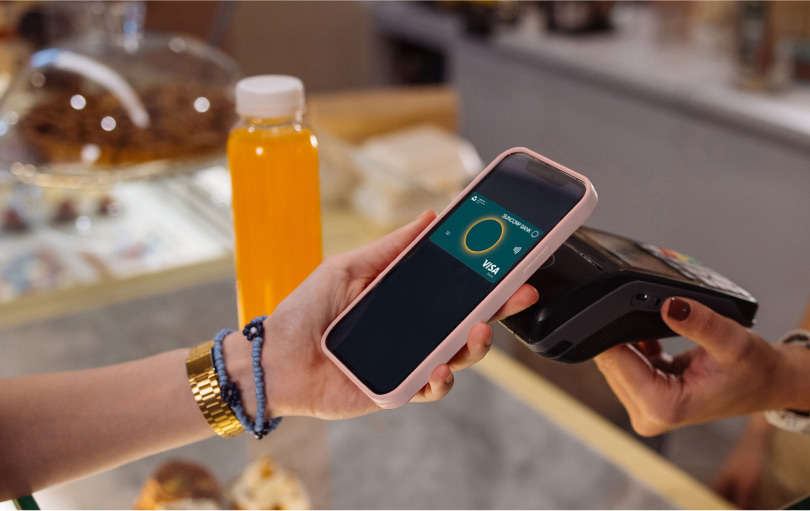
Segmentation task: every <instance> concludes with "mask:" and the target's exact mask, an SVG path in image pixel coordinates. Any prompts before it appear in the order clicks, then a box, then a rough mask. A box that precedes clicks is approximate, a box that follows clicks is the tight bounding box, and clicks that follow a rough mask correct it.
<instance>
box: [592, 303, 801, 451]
mask: <svg viewBox="0 0 810 511" xmlns="http://www.w3.org/2000/svg"><path fill="white" fill-rule="evenodd" d="M661 314H662V317H663V319H664V321H665V322H666V324H667V325H668V326H669V327H670V328H671V329H672V330H673V331H674V332H675V333H677V334H679V335H682V336H683V337H686V338H688V339H691V340H693V341H694V342H696V343H697V345H698V346H697V347H696V348H694V349H692V350H690V351H687V352H686V353H683V354H680V355H678V356H676V357H674V358H673V357H670V356H668V355H667V354H666V353H662V351H661V347H660V344H659V343H658V341H652V342H645V343H639V345H638V346H633V345H621V346H617V347H615V348H611V349H610V350H608V351H606V352H604V353H602V354H601V355H599V356H598V357H597V358H596V363H597V365H598V367H599V369H600V370H601V371H602V374H603V375H604V376H605V378H606V380H607V382H608V384H609V385H610V387H611V389H612V390H613V392H614V393H615V394H616V395H617V397H618V398H619V400H620V401H621V402H622V404H623V405H624V407H625V408H626V409H627V412H628V414H629V416H630V420H631V422H632V424H633V428H634V429H635V430H636V431H637V432H638V433H639V434H641V435H645V436H652V435H658V434H660V433H663V432H665V431H668V430H670V429H674V428H677V427H681V426H686V425H689V424H698V423H702V422H708V421H712V420H716V419H721V418H725V417H731V416H735V415H744V414H748V413H753V412H757V411H761V410H767V409H779V408H789V409H794V410H810V373H808V370H807V368H808V367H810V350H808V349H806V348H804V347H802V346H796V345H779V346H773V345H771V344H769V343H768V342H767V341H765V340H764V339H763V338H762V337H760V336H759V335H757V334H756V333H754V332H753V331H751V330H750V329H748V328H745V327H743V326H741V325H739V324H738V323H736V322H734V321H732V320H731V319H728V318H726V317H724V316H721V315H719V314H717V313H715V312H713V311H712V310H711V309H709V308H708V307H706V306H704V305H701V304H700V303H698V302H695V301H693V300H688V299H686V298H671V299H669V300H667V302H666V303H665V304H664V306H663V307H662V308H661Z"/></svg>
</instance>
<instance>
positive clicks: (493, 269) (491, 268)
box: [484, 259, 500, 275]
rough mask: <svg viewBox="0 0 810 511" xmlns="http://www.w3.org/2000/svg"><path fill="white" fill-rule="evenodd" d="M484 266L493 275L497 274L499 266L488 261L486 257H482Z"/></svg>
mask: <svg viewBox="0 0 810 511" xmlns="http://www.w3.org/2000/svg"><path fill="white" fill-rule="evenodd" d="M484 268H486V269H487V271H489V272H490V273H491V274H493V275H497V274H498V271H499V270H500V268H498V267H497V266H495V263H493V262H492V261H488V260H486V259H484Z"/></svg>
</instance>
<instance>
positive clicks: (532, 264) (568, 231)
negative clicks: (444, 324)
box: [321, 147, 596, 408]
mask: <svg viewBox="0 0 810 511" xmlns="http://www.w3.org/2000/svg"><path fill="white" fill-rule="evenodd" d="M514 153H525V154H528V155H530V156H532V157H534V158H537V159H538V160H540V161H542V162H544V163H547V164H548V165H550V166H552V167H554V168H555V169H557V170H559V171H562V172H564V173H566V174H568V175H570V176H572V177H574V178H576V179H579V180H580V181H582V182H583V183H584V184H585V195H584V196H583V197H582V199H581V200H580V201H579V203H578V204H577V205H576V206H574V208H573V209H572V210H571V211H570V212H569V213H568V214H567V215H566V216H565V217H564V218H563V219H562V220H561V221H560V222H559V223H558V224H557V225H556V226H554V228H553V229H551V230H550V231H549V232H548V233H547V234H546V236H545V237H544V238H543V239H542V240H541V241H540V243H538V244H537V246H536V247H535V248H534V249H533V250H532V251H531V252H529V254H528V255H527V256H526V257H524V258H523V260H521V261H520V262H519V263H518V264H517V266H515V267H514V268H513V269H512V271H511V272H510V273H509V275H507V276H506V277H504V279H503V280H502V281H501V282H500V284H498V285H497V287H495V289H493V290H492V292H491V293H490V294H489V295H488V296H487V297H486V298H485V299H484V300H483V301H482V302H481V303H479V304H478V306H477V307H476V308H475V309H473V311H472V312H471V313H470V314H469V316H467V317H466V318H465V319H464V320H463V321H462V322H461V323H459V325H458V326H457V327H456V328H455V329H454V330H453V331H452V332H450V335H448V336H447V337H446V338H445V339H444V340H443V341H442V342H441V343H439V345H438V346H437V347H436V349H434V350H433V351H432V352H431V353H430V355H428V356H427V358H425V360H423V361H422V363H421V364H419V366H417V368H416V369H414V371H413V372H412V373H411V374H410V375H408V377H407V378H405V380H404V381H403V382H402V383H401V384H400V385H399V386H398V387H397V388H396V389H394V390H392V391H391V392H388V393H386V394H377V393H375V392H373V391H372V390H371V389H369V388H368V387H367V386H366V385H364V384H363V382H361V381H360V380H359V379H358V378H357V377H356V376H355V375H354V374H353V373H352V372H351V371H350V370H349V369H348V368H347V367H346V366H345V365H343V363H342V362H341V361H340V360H339V359H338V358H337V357H336V356H335V355H334V354H333V353H332V352H331V351H329V349H328V348H327V347H326V338H327V336H328V335H329V332H331V331H332V328H334V326H335V325H336V324H337V323H338V321H340V320H341V319H342V318H343V316H345V315H346V314H347V313H348V312H349V311H350V310H352V309H353V308H354V307H355V306H356V305H357V303H358V302H359V301H360V300H361V299H362V298H363V297H364V296H365V295H366V293H368V292H369V291H370V290H371V289H373V288H374V286H376V285H377V284H378V283H379V281H380V280H381V279H382V278H383V277H384V276H385V275H386V274H387V273H388V272H389V271H391V268H393V267H394V266H396V265H397V264H398V263H399V261H400V260H401V259H402V258H403V257H404V256H405V254H407V253H408V252H409V251H410V250H411V249H413V247H414V246H415V245H416V244H417V243H419V242H420V241H421V240H422V238H424V237H425V235H426V234H427V233H428V232H429V231H430V229H432V228H433V226H434V225H436V224H437V223H438V222H442V221H443V220H444V218H445V216H446V215H448V214H449V212H450V210H452V209H453V208H454V207H455V206H456V204H458V203H459V202H460V201H461V200H462V199H463V198H464V197H466V196H467V195H468V194H469V193H470V192H471V191H472V189H473V188H475V186H477V185H478V183H479V182H480V181H481V180H482V179H483V178H484V176H486V175H487V174H489V173H490V172H491V171H492V169H493V168H495V166H496V165H497V164H498V163H499V162H500V161H501V160H502V159H504V158H505V157H507V156H509V155H510V154H514ZM595 207H596V191H595V190H594V189H593V185H591V182H590V181H589V180H588V178H586V177H585V176H582V175H580V174H578V173H576V172H574V171H572V170H571V169H569V168H567V167H564V166H562V165H560V164H559V163H555V162H553V161H551V160H549V159H548V158H545V157H543V156H540V155H539V154H537V153H535V152H534V151H531V150H529V149H526V148H524V147H515V148H512V149H509V150H508V151H505V152H504V153H502V154H501V155H500V156H498V157H497V158H495V160H494V161H493V162H492V163H490V164H489V166H488V167H487V168H486V169H484V170H483V171H482V172H481V174H479V175H478V177H477V178H475V180H474V181H473V182H472V183H470V185H469V186H467V188H465V189H464V191H463V192H461V194H459V196H458V197H456V199H455V200H454V201H453V202H452V203H451V204H450V205H449V206H447V207H446V208H445V209H444V211H442V213H441V214H440V215H439V216H438V217H436V219H435V220H433V222H431V223H430V225H428V226H427V227H426V228H425V230H424V231H422V233H421V234H420V235H419V236H418V237H417V238H416V239H415V240H414V241H413V242H412V243H411V244H410V245H408V247H407V248H406V249H405V250H403V251H402V253H401V254H400V255H399V256H398V257H397V258H396V259H394V261H393V262H392V263H391V264H390V265H388V267H387V268H386V269H385V270H384V271H383V272H382V273H380V274H379V275H378V276H377V278H376V279H374V281H373V282H372V283H371V284H369V285H368V287H366V289H365V290H363V292H362V293H360V296H358V297H357V298H356V299H355V300H354V301H353V302H352V303H351V305H349V306H348V307H347V308H346V310H344V311H343V312H342V313H341V314H340V316H338V317H337V319H335V320H334V321H333V322H332V324H331V325H329V328H327V329H326V332H324V334H323V337H322V338H321V349H323V352H324V353H325V354H326V356H327V357H329V359H330V360H332V362H334V363H335V365H337V366H338V368H340V370H341V371H343V372H344V373H345V374H346V376H348V377H349V379H350V380H351V381H353V382H354V384H355V385H357V386H358V387H360V389H361V390H362V391H363V392H365V393H366V395H368V397H370V398H371V399H372V400H373V401H374V402H375V403H377V405H379V406H381V407H382V408H397V407H400V406H402V405H404V404H405V403H407V402H408V401H410V400H411V398H413V396H414V395H416V393H417V392H419V390H421V389H422V387H424V386H425V384H427V383H428V381H430V375H431V373H432V372H433V370H434V369H435V368H436V367H437V366H439V365H440V364H444V363H447V362H448V361H449V360H450V359H451V358H453V356H454V355H455V354H456V353H458V351H459V350H460V349H461V348H463V347H464V345H465V344H466V342H467V335H468V334H469V333H470V329H471V328H472V327H473V325H475V324H476V323H478V322H480V321H489V319H490V318H491V317H492V316H493V315H494V314H495V313H496V312H497V311H498V309H500V308H501V306H503V304H504V303H506V300H508V299H509V297H511V296H512V295H513V294H514V293H515V291H517V290H518V288H519V287H520V286H521V285H523V284H524V283H525V282H526V280H528V278H529V277H530V276H531V275H532V274H533V273H534V272H535V271H536V270H537V269H538V268H539V267H540V265H542V264H543V263H544V262H545V261H546V259H548V258H549V256H551V254H553V253H554V251H556V250H557V249H558V248H559V247H560V246H561V245H562V244H563V243H565V240H567V239H568V237H569V236H571V235H572V234H573V233H574V231H575V230H577V228H579V226H581V225H582V224H583V223H585V220H587V219H588V217H589V216H591V213H593V210H594V208H595Z"/></svg>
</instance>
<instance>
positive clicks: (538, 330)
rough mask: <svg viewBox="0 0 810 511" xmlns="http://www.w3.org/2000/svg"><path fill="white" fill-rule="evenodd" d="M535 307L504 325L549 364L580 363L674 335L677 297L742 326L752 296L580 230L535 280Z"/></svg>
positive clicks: (663, 253) (678, 259)
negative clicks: (671, 318)
mask: <svg viewBox="0 0 810 511" xmlns="http://www.w3.org/2000/svg"><path fill="white" fill-rule="evenodd" d="M528 282H529V284H532V285H533V286H534V287H535V288H536V289H537V291H538V292H539V293H540V299H539V300H538V301H537V303H536V304H535V305H534V306H532V307H530V308H528V309H526V310H525V311H523V312H521V313H519V314H516V315H514V316H511V317H509V318H506V319H504V320H503V321H501V324H503V325H504V326H505V327H506V328H507V329H508V330H510V331H511V332H513V333H514V334H515V335H516V336H517V337H518V338H519V339H521V340H522V341H523V342H524V343H526V344H527V345H528V346H529V347H530V348H532V349H533V350H534V351H536V352H537V353H538V354H540V355H542V356H543V357H546V358H550V359H553V360H557V361H559V362H566V363H575V362H583V361H585V360H588V359H591V358H593V357H594V356H596V355H598V354H599V353H601V352H603V351H605V350H606V349H608V348H610V347H613V346H616V345H617V344H621V343H626V342H636V341H642V340H650V339H658V338H663V337H672V336H674V335H676V334H675V333H674V332H673V331H672V330H670V329H669V327H667V325H666V323H664V322H663V320H662V319H661V316H660V309H661V305H662V304H663V303H664V300H666V299H667V298H669V297H671V296H683V297H686V298H691V299H694V300H697V301H699V302H701V303H703V304H705V305H707V306H708V307H711V308H712V309H713V310H715V311H716V312H718V313H720V314H722V315H724V316H727V317H729V318H731V319H733V320H734V321H737V322H738V323H740V324H742V325H744V326H751V325H753V324H754V316H755V314H756V311H757V302H756V300H755V299H754V297H753V296H751V295H750V294H749V293H748V292H746V291H745V290H744V289H742V288H741V287H740V286H738V285H736V284H734V283H733V282H731V281H730V280H728V279H727V278H725V277H723V276H722V275H720V274H719V273H717V272H716V271H714V270H711V269H709V268H707V267H705V266H703V265H702V264H701V263H700V262H699V261H697V260H696V259H693V258H691V257H689V256H685V255H683V254H680V253H678V252H675V251H673V250H667V249H664V248H661V247H657V246H655V245H651V244H649V243H639V242H635V241H633V240H630V239H627V238H623V237H621V236H616V235H614V234H609V233H607V232H603V231H598V230H596V229H590V228H587V227H581V228H579V230H577V231H576V232H575V233H574V234H573V235H572V236H571V237H570V238H568V240H567V241H566V242H565V244H564V245H563V246H561V247H560V248H559V249H558V250H557V251H556V252H555V253H554V255H552V256H551V257H550V258H549V259H548V261H546V263H545V264H544V265H543V266H542V267H541V268H540V269H539V270H537V272H535V273H534V275H532V277H531V278H530V279H529V281H528Z"/></svg>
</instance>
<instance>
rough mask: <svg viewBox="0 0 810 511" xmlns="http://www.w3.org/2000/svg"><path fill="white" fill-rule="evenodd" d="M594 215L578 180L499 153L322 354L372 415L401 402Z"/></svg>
mask: <svg viewBox="0 0 810 511" xmlns="http://www.w3.org/2000/svg"><path fill="white" fill-rule="evenodd" d="M595 207H596V192H595V190H594V189H593V186H592V185H591V183H590V181H588V179H587V178H585V177H584V176H582V175H580V174H577V173H576V172H573V171H572V170H569V169H567V168H566V167H564V166H562V165H559V164H557V163H554V162H553V161H551V160H549V159H547V158H544V157H542V156H540V155H539V154H536V153H534V152H532V151H530V150H528V149H525V148H514V149H510V150H508V151H506V152H504V153H503V154H501V155H500V156H498V157H497V158H496V159H495V161H493V162H492V163H491V164H490V165H489V166H488V167H487V168H486V169H484V170H483V171H482V172H481V174H480V175H479V176H478V177H477V178H476V179H475V180H474V181H473V182H472V183H470V185H469V186H468V187H467V188H466V189H465V190H464V191H463V192H462V193H461V195H459V196H458V197H457V198H456V199H455V200H454V201H453V202H452V203H451V204H450V205H449V206H448V207H447V208H446V209H445V210H444V211H443V212H442V213H441V215H439V216H438V217H437V218H436V219H435V220H434V221H433V222H432V223H431V224H430V225H429V226H428V227H427V228H426V229H425V230H424V231H423V232H422V233H421V234H420V235H419V236H418V237H417V238H416V239H415V240H414V241H413V242H412V243H411V244H410V245H409V246H408V247H407V248H406V249H405V250H404V251H403V252H402V253H401V254H400V255H399V256H398V257H397V258H396V259H395V260H394V261H393V262H392V263H391V264H390V265H389V266H388V267H387V268H386V269H385V270H384V271H383V272H382V273H380V275H379V276H377V278H376V279H375V280H374V281H373V282H372V283H371V284H369V286H368V287H367V288H366V289H365V290H364V291H363V292H362V293H361V294H360V296H358V297H357V299H356V300H355V301H354V302H352V303H351V304H350V305H349V307H348V308H347V309H346V310H345V311H343V312H342V313H341V314H340V316H338V317H337V319H335V321H334V322H333V323H332V324H331V325H330V326H329V328H327V330H326V332H325V333H324V335H323V338H322V340H321V345H322V349H323V351H324V353H325V354H326V356H327V357H329V358H330V359H331V360H332V361H333V362H334V363H335V364H336V365H337V367H338V368H340V369H341V370H342V371H343V372H344V373H345V374H346V376H348V377H349V379H351V380H352V381H353V382H354V383H355V384H356V385H357V386H358V387H359V388H360V389H361V390H363V392H365V393H366V394H367V395H368V396H369V397H370V398H371V399H372V400H373V401H374V402H375V403H377V404H378V405H379V406H381V407H383V408H396V407H398V406H401V405H403V404H405V403H407V402H408V401H409V400H410V399H411V398H412V397H413V396H414V395H415V394H416V393H417V392H419V390H420V389H421V388H422V387H423V386H424V385H425V384H427V383H428V381H429V380H430V375H431V373H432V372H433V370H434V369H435V368H436V367H437V366H438V365H440V364H443V363H446V362H448V361H449V360H450V359H451V358H452V357H453V355H455V354H456V353H457V352H458V351H459V350H460V349H461V348H462V347H463V346H464V345H465V343H466V341H467V335H468V334H469V332H470V329H471V328H472V326H473V325H474V324H476V323H478V322H480V321H489V319H490V318H491V317H492V316H493V315H494V314H495V312H497V311H498V309H500V308H501V306H502V305H503V304H504V303H505V302H506V300H507V299H508V298H509V297H510V296H512V294H513V293H514V292H515V291H517V289H518V288H519V287H520V286H521V285H522V284H523V283H524V282H526V280H527V279H528V278H529V277H530V276H531V275H532V274H533V273H534V272H535V271H536V270H537V269H538V268H539V267H540V265H541V264H542V263H543V262H544V261H545V260H546V259H547V258H548V257H549V256H550V255H551V254H552V253H554V251H555V250H557V248H559V247H560V245H562V244H563V243H564V242H565V240H566V239H567V238H568V237H569V236H570V235H571V234H573V232H574V231H575V230H576V229H577V228H578V227H579V226H580V225H582V223H583V222H584V221H585V220H586V219H587V218H588V217H589V216H590V215H591V213H592V212H593V210H594V208H595Z"/></svg>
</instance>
